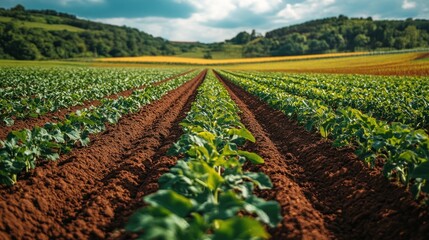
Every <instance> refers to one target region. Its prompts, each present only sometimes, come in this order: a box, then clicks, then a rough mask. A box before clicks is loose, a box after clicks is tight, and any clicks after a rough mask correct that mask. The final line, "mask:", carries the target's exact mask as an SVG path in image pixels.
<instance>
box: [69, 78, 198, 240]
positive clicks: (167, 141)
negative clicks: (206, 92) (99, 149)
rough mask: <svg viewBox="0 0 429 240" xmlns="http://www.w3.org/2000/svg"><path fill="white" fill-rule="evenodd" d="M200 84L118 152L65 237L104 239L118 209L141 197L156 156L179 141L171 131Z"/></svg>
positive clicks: (182, 95)
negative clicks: (144, 183) (142, 184)
mask: <svg viewBox="0 0 429 240" xmlns="http://www.w3.org/2000/svg"><path fill="white" fill-rule="evenodd" d="M200 82H201V81H198V82H193V85H192V88H191V89H188V91H183V92H182V93H181V95H180V96H178V97H177V98H175V99H171V100H172V101H171V102H168V103H167V102H166V103H167V104H170V107H168V108H159V109H157V110H158V112H157V114H156V118H155V119H154V121H153V122H152V124H151V125H149V126H148V127H147V128H146V129H144V130H143V131H141V134H142V135H141V136H140V137H139V138H137V139H136V140H134V141H132V143H131V146H127V147H126V148H125V149H126V151H125V153H121V158H120V161H121V162H120V163H119V164H117V165H116V166H114V168H113V169H112V171H110V172H109V173H108V174H107V175H106V177H104V178H103V179H101V181H100V184H101V186H99V187H96V188H94V189H92V192H91V193H89V195H90V197H89V199H88V200H85V201H84V203H83V204H82V207H81V208H80V209H77V210H76V213H77V214H76V217H75V218H74V219H73V220H72V221H71V222H70V223H69V224H67V225H66V226H65V232H66V233H67V235H65V236H63V237H64V238H79V239H82V238H85V237H87V236H90V237H95V238H105V237H106V231H105V228H106V226H107V225H109V224H110V223H111V222H112V220H113V219H114V218H116V217H118V216H115V215H122V214H123V212H122V211H118V209H122V210H123V209H127V210H130V202H131V201H132V200H133V199H134V198H135V197H136V196H137V195H138V194H140V192H139V191H138V190H139V186H140V185H141V183H142V182H145V179H147V178H148V177H152V174H148V172H150V171H151V170H152V167H153V164H154V163H155V162H156V161H157V158H156V157H155V155H160V152H161V153H162V154H164V155H165V153H166V151H165V146H166V145H168V146H170V145H171V144H172V143H173V142H174V141H175V140H177V139H178V137H179V136H177V137H176V138H174V137H172V135H175V134H174V133H172V128H173V126H174V124H177V125H178V122H179V121H180V120H182V118H180V117H179V116H180V114H181V113H182V112H184V111H186V109H185V106H186V105H187V104H188V103H190V102H191V101H192V100H193V97H192V96H193V95H194V94H195V93H196V91H195V90H196V88H197V86H198V85H199V83H200ZM163 102H164V101H163ZM143 117H144V116H143ZM148 175H150V176H148ZM140 201H141V199H140ZM131 210H133V209H131ZM134 210H135V209H134Z"/></svg>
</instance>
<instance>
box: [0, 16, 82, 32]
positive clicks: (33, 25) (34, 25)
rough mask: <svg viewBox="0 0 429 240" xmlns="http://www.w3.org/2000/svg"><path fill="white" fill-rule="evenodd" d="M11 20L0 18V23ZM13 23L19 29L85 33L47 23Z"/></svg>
mask: <svg viewBox="0 0 429 240" xmlns="http://www.w3.org/2000/svg"><path fill="white" fill-rule="evenodd" d="M12 19H13V18H11V17H0V22H10V21H12ZM14 22H15V23H16V24H17V25H18V26H19V27H25V28H43V29H46V30H50V31H61V30H66V31H70V32H82V31H85V30H84V29H82V28H78V27H73V26H69V25H63V24H47V23H41V22H27V21H16V20H14Z"/></svg>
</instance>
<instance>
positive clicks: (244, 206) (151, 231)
mask: <svg viewBox="0 0 429 240" xmlns="http://www.w3.org/2000/svg"><path fill="white" fill-rule="evenodd" d="M238 111H239V110H238V108H237V106H236V105H235V104H234V102H233V101H232V100H231V98H230V97H229V95H228V93H227V91H226V90H225V89H224V88H223V86H222V85H221V83H220V82H219V81H218V80H217V79H216V78H215V77H214V75H213V73H212V72H210V73H209V74H208V75H207V78H206V80H205V81H204V83H203V84H202V85H201V86H200V87H199V89H198V95H197V98H196V101H195V102H194V103H193V104H192V107H191V110H190V112H189V113H188V115H187V117H186V118H185V119H184V120H183V121H182V122H181V123H180V125H181V126H182V128H183V131H184V134H183V135H182V136H181V138H180V140H179V141H178V142H176V143H175V144H174V145H173V146H172V147H171V149H170V151H169V154H172V155H178V156H181V157H182V159H181V160H179V161H178V162H177V163H176V165H175V166H174V167H173V168H171V169H170V172H168V173H166V174H164V175H163V176H161V178H160V179H159V186H160V190H158V191H157V192H156V193H154V194H151V195H148V196H146V197H145V198H144V200H145V202H146V203H147V204H148V206H147V207H145V208H142V209H140V210H138V211H137V212H136V213H135V214H134V215H133V216H132V217H131V218H130V221H129V223H128V224H127V226H126V229H127V230H128V231H131V232H137V233H139V235H140V239H216V240H217V239H219V240H228V239H266V238H268V237H269V235H268V233H267V232H266V230H265V228H264V226H263V224H267V225H269V226H270V227H274V226H275V225H276V224H277V223H278V222H279V221H280V219H281V216H280V214H279V212H280V207H279V204H278V203H277V202H275V201H265V200H263V199H261V198H258V197H256V196H255V195H254V194H253V192H254V189H255V188H258V189H269V188H271V187H272V183H271V181H270V179H269V177H268V176H266V175H265V174H263V173H260V172H258V173H256V172H246V171H244V170H243V165H244V164H245V162H246V161H250V162H252V163H254V164H261V163H263V162H264V161H263V159H262V158H261V157H260V156H258V155H257V154H255V153H251V152H247V151H242V150H239V146H240V145H242V144H244V143H245V142H246V140H248V141H251V142H255V138H254V137H253V136H252V134H251V133H250V132H249V131H248V130H247V129H246V128H245V127H244V125H243V124H242V123H241V122H240V118H239V116H238Z"/></svg>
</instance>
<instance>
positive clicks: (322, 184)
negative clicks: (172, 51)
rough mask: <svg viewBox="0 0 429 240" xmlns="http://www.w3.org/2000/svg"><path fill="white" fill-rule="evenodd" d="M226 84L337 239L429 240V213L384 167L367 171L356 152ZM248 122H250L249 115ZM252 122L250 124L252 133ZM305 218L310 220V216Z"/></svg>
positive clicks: (273, 175) (275, 180)
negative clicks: (382, 170) (385, 174)
mask: <svg viewBox="0 0 429 240" xmlns="http://www.w3.org/2000/svg"><path fill="white" fill-rule="evenodd" d="M225 83H226V85H227V86H228V87H229V88H230V91H231V92H233V93H234V94H235V95H236V96H239V100H241V101H242V102H243V104H244V105H245V106H246V107H247V108H248V109H249V110H250V112H251V113H252V114H253V115H254V116H255V118H256V121H257V123H258V124H260V125H261V126H262V128H263V131H265V132H266V134H267V135H268V137H269V139H270V140H271V141H272V142H273V143H274V144H275V145H276V146H277V149H278V150H279V151H280V153H281V155H282V156H284V159H285V169H284V170H282V171H287V172H288V174H290V175H291V178H292V179H293V180H294V181H296V183H298V184H299V186H300V187H301V189H302V191H303V192H304V194H305V196H306V198H307V199H308V201H309V202H310V203H311V204H312V205H313V206H314V207H315V208H316V209H317V210H318V211H320V212H321V213H322V216H323V220H324V222H325V224H326V227H327V228H328V229H329V230H330V231H331V232H332V233H333V234H334V236H333V238H335V239H425V238H427V236H429V214H428V211H427V210H426V209H425V208H424V207H420V206H419V205H418V204H417V203H416V202H415V201H414V200H413V199H412V196H411V194H410V193H409V192H407V190H406V189H404V188H403V187H399V186H397V185H396V184H395V183H391V182H389V181H388V180H387V179H386V178H384V177H383V176H382V174H381V173H380V170H379V169H369V168H368V167H366V166H365V165H364V164H363V162H362V161H360V160H359V159H357V157H356V155H355V154H354V153H353V151H352V150H351V149H336V148H333V147H332V145H331V142H330V141H328V140H323V139H322V138H321V137H320V136H319V135H318V134H316V133H310V132H307V131H306V130H305V129H304V128H303V127H301V126H299V125H298V124H297V123H296V122H294V121H291V120H290V119H288V118H287V117H286V116H285V115H284V114H283V113H282V112H280V111H275V110H273V109H272V108H270V107H269V106H268V105H267V104H265V103H263V102H262V101H260V100H258V99H257V98H256V97H254V96H252V95H250V94H249V93H247V92H246V91H244V90H243V89H241V88H240V87H238V86H235V85H234V84H232V83H230V82H228V81H225ZM238 102H239V101H238ZM242 109H243V108H242ZM243 118H244V119H246V111H244V113H243ZM244 121H246V120H244ZM252 124H253V123H251V124H250V126H248V127H249V128H250V129H251V130H252ZM258 144H259V143H258ZM262 154H263V153H262ZM267 162H268V161H267ZM279 171H280V170H279ZM268 175H269V176H270V177H271V179H273V182H274V183H275V184H276V182H278V180H277V177H276V176H277V175H278V174H276V173H275V172H274V173H273V172H268ZM289 198H295V196H285V197H284V199H283V200H282V199H278V200H279V201H280V202H281V203H282V202H284V201H289V200H288V199H289ZM282 205H283V203H282ZM301 217H302V218H301V219H302V220H303V221H306V219H307V217H306V216H301Z"/></svg>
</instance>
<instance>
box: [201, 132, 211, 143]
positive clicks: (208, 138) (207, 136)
mask: <svg viewBox="0 0 429 240" xmlns="http://www.w3.org/2000/svg"><path fill="white" fill-rule="evenodd" d="M197 136H198V137H200V138H202V139H204V140H206V141H207V142H213V141H214V140H215V138H216V136H215V135H213V133H211V132H200V133H198V134H197Z"/></svg>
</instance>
